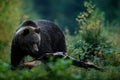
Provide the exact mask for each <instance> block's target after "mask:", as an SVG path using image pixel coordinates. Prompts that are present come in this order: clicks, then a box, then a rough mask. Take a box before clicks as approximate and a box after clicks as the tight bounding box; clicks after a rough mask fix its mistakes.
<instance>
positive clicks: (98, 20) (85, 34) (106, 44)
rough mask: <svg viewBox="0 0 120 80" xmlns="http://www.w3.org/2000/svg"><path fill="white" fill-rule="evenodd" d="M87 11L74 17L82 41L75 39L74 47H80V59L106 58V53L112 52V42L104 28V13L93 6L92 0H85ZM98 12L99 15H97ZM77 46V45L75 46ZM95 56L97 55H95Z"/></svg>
mask: <svg viewBox="0 0 120 80" xmlns="http://www.w3.org/2000/svg"><path fill="white" fill-rule="evenodd" d="M85 7H86V8H87V12H82V13H80V15H79V16H78V17H77V18H76V20H77V21H78V24H79V26H80V32H79V35H81V37H82V41H77V42H76V44H75V49H77V48H78V47H80V49H79V48H78V49H79V50H80V51H81V52H80V53H82V54H80V59H82V60H83V59H86V58H90V59H93V60H96V59H97V57H100V58H101V59H104V58H106V55H107V54H110V53H113V51H114V49H112V44H111V43H110V40H109V38H108V35H106V33H107V31H106V30H105V29H104V13H103V12H100V11H99V9H97V8H95V5H93V4H92V2H91V1H90V2H85ZM98 14H99V15H98ZM76 46H77V47H76ZM96 56H97V57H96Z"/></svg>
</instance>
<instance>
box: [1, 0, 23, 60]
mask: <svg viewBox="0 0 120 80" xmlns="http://www.w3.org/2000/svg"><path fill="white" fill-rule="evenodd" d="M20 5H21V2H20V1H18V0H0V23H1V24H0V58H2V59H4V60H8V57H7V56H6V55H2V54H4V53H5V54H6V53H7V55H8V53H9V48H10V44H11V40H12V37H13V32H15V29H16V27H17V26H18V24H19V20H20V14H21V11H20Z"/></svg>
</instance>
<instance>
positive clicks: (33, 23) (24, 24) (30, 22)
mask: <svg viewBox="0 0 120 80" xmlns="http://www.w3.org/2000/svg"><path fill="white" fill-rule="evenodd" d="M21 26H33V27H37V25H36V23H35V22H33V21H32V20H27V21H25V22H23V24H22V25H21Z"/></svg>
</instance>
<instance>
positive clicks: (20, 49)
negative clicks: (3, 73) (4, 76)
mask: <svg viewBox="0 0 120 80" xmlns="http://www.w3.org/2000/svg"><path fill="white" fill-rule="evenodd" d="M55 52H66V43H65V37H64V34H63V32H62V31H61V29H60V28H59V27H58V26H57V25H56V24H55V23H53V22H51V21H47V20H39V21H32V20H27V21H25V22H23V23H22V24H21V25H20V26H19V27H18V29H17V30H16V33H15V35H14V37H13V40H12V46H11V65H12V67H11V68H12V69H16V68H17V67H18V66H19V65H20V63H21V62H22V61H23V60H24V58H25V57H26V56H27V55H30V56H32V57H33V58H39V57H40V56H42V55H43V54H45V53H55Z"/></svg>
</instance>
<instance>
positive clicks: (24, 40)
mask: <svg viewBox="0 0 120 80" xmlns="http://www.w3.org/2000/svg"><path fill="white" fill-rule="evenodd" d="M16 39H17V40H16V41H17V43H18V45H19V47H20V49H22V50H23V51H26V52H29V53H30V54H31V55H32V54H33V55H34V54H36V53H38V51H39V45H40V41H41V37H40V28H36V27H32V26H25V27H22V28H20V29H19V30H18V31H17V32H16Z"/></svg>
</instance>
